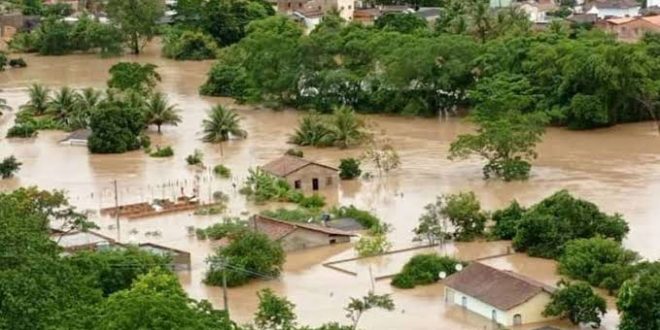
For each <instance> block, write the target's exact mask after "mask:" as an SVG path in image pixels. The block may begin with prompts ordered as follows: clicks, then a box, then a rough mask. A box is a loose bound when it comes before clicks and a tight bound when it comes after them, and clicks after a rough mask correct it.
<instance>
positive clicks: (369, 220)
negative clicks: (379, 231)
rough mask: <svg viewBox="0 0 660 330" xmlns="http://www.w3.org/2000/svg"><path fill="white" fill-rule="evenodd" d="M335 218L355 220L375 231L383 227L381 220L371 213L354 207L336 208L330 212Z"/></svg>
mask: <svg viewBox="0 0 660 330" xmlns="http://www.w3.org/2000/svg"><path fill="white" fill-rule="evenodd" d="M330 213H332V216H333V218H349V219H355V221H357V222H358V223H360V225H362V227H363V228H366V229H374V228H377V227H380V226H381V221H380V219H379V218H378V217H377V216H375V215H373V214H372V213H371V212H369V211H364V210H360V209H358V208H357V207H355V206H354V205H350V206H342V207H339V208H337V207H335V208H333V209H332V210H330Z"/></svg>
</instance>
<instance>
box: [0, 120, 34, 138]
mask: <svg viewBox="0 0 660 330" xmlns="http://www.w3.org/2000/svg"><path fill="white" fill-rule="evenodd" d="M37 134H38V132H37V129H36V128H35V127H34V125H33V124H32V123H25V124H17V125H15V126H12V127H11V128H9V129H8V130H7V137H8V138H13V137H17V138H30V137H35V136H37Z"/></svg>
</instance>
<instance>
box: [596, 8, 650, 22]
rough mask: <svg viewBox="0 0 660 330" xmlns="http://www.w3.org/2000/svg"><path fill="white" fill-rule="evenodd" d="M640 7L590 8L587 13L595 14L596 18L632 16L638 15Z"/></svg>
mask: <svg viewBox="0 0 660 330" xmlns="http://www.w3.org/2000/svg"><path fill="white" fill-rule="evenodd" d="M640 9H641V7H632V8H628V9H614V8H612V9H610V8H596V7H593V8H591V9H590V10H589V11H588V12H587V13H588V14H596V15H598V18H600V19H603V18H606V17H634V16H639V10H640Z"/></svg>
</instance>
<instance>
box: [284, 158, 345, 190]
mask: <svg viewBox="0 0 660 330" xmlns="http://www.w3.org/2000/svg"><path fill="white" fill-rule="evenodd" d="M285 179H286V181H287V182H288V183H289V184H290V185H291V187H296V181H300V190H302V191H304V192H313V191H314V189H312V188H313V185H312V183H313V180H314V179H318V182H319V190H321V189H325V188H332V187H336V186H337V182H339V175H338V173H337V171H335V170H331V169H329V168H327V167H323V166H319V165H314V164H310V165H307V166H305V167H303V168H301V169H299V170H298V171H295V172H293V173H291V174H289V175H288V176H287V177H286V178H285Z"/></svg>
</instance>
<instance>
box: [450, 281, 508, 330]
mask: <svg viewBox="0 0 660 330" xmlns="http://www.w3.org/2000/svg"><path fill="white" fill-rule="evenodd" d="M452 291H453V292H454V293H453V295H452V293H451V292H452ZM452 296H453V300H451V298H452ZM445 297H446V299H448V300H447V302H449V303H451V304H455V305H457V306H456V307H457V308H462V306H463V302H462V301H463V297H466V298H467V305H466V306H467V309H468V310H469V311H472V312H474V313H477V314H479V315H481V316H483V317H485V318H487V319H489V320H491V319H492V313H493V310H495V314H496V318H495V320H496V321H497V323H499V324H503V325H511V324H512V323H513V320H507V319H506V318H507V315H506V313H505V312H504V311H501V310H499V309H497V308H495V307H493V306H491V305H488V304H485V303H483V302H481V301H479V300H477V299H475V298H473V297H470V296H468V295H466V294H464V293H462V292H460V291H456V290H454V289H452V288H445Z"/></svg>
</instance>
